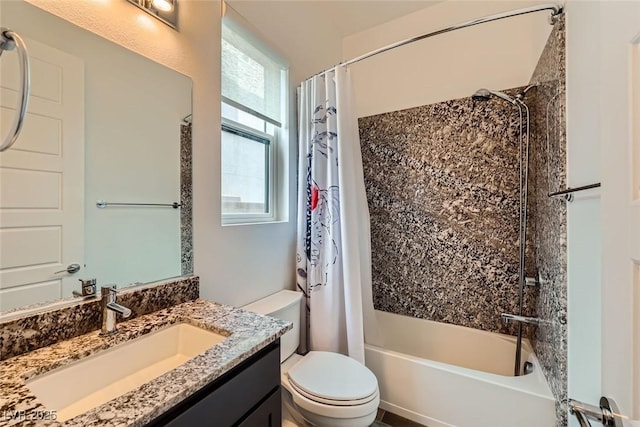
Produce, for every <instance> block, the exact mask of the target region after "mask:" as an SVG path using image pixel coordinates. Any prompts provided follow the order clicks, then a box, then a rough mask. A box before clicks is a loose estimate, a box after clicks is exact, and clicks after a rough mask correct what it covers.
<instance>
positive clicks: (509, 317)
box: [502, 313, 540, 326]
mask: <svg viewBox="0 0 640 427" xmlns="http://www.w3.org/2000/svg"><path fill="white" fill-rule="evenodd" d="M502 320H504V323H509V322H522V323H528V324H530V325H535V326H538V325H540V319H539V318H537V317H526V316H518V315H516V314H507V313H502Z"/></svg>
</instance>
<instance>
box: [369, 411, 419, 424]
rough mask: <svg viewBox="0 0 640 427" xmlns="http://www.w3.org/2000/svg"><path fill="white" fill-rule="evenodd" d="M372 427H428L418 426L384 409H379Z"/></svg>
mask: <svg viewBox="0 0 640 427" xmlns="http://www.w3.org/2000/svg"><path fill="white" fill-rule="evenodd" d="M371 427H427V426H425V425H423V424H418V423H416V422H413V421H411V420H408V419H406V418H402V417H401V416H399V415H396V414H392V413H391V412H387V411H385V410H382V409H378V415H377V416H376V420H375V422H374V423H373V424H372V425H371Z"/></svg>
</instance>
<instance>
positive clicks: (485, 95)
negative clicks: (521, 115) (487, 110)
mask: <svg viewBox="0 0 640 427" xmlns="http://www.w3.org/2000/svg"><path fill="white" fill-rule="evenodd" d="M491 96H497V97H498V98H501V99H503V100H505V101H507V102H509V103H510V104H513V105H516V100H515V99H513V98H511V97H510V96H509V95H507V94H506V93H504V92H500V91H499V90H489V89H478V90H477V91H476V93H474V94H473V95H472V96H471V99H473V100H474V101H488V100H489V99H490V98H491Z"/></svg>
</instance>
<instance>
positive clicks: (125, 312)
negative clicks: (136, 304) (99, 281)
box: [100, 286, 131, 335]
mask: <svg viewBox="0 0 640 427" xmlns="http://www.w3.org/2000/svg"><path fill="white" fill-rule="evenodd" d="M116 293H117V291H116V289H115V286H114V287H111V286H102V287H101V288H100V294H101V295H102V332H100V335H109V334H113V333H115V332H117V329H116V313H120V314H121V315H122V317H124V318H125V319H126V318H127V317H129V316H131V310H130V309H128V308H127V307H125V306H122V305H120V304H118V303H117V302H116Z"/></svg>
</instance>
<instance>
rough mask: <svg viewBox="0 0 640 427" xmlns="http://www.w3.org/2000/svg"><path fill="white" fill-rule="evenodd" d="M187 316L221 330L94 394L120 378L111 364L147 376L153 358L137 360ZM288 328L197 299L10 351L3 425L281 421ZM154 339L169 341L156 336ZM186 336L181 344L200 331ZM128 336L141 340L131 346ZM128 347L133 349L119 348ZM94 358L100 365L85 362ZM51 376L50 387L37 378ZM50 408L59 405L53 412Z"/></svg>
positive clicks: (190, 322) (1, 394) (195, 325)
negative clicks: (105, 328) (169, 360)
mask: <svg viewBox="0 0 640 427" xmlns="http://www.w3.org/2000/svg"><path fill="white" fill-rule="evenodd" d="M134 312H135V308H134ZM183 325H186V326H187V328H192V329H194V330H196V329H197V330H199V331H201V332H202V333H205V334H207V333H208V334H212V335H216V336H218V337H219V339H218V340H217V342H215V343H214V344H213V345H212V346H211V347H209V348H204V349H201V350H199V353H197V355H195V356H194V357H192V358H191V359H189V360H186V361H184V362H183V363H181V364H178V365H176V367H174V368H171V369H170V370H168V371H166V373H164V374H161V375H160V376H157V377H154V378H151V379H150V380H148V381H146V382H143V383H141V384H142V385H140V386H137V387H135V388H134V389H130V390H125V389H123V388H120V389H119V390H120V391H121V392H122V391H124V392H123V393H121V394H119V395H117V396H116V397H115V398H111V399H109V398H108V396H107V397H104V395H103V396H102V397H100V396H101V394H104V393H107V394H108V393H109V392H113V390H111V388H112V386H113V384H115V383H116V382H117V381H116V380H114V379H112V380H109V379H108V377H109V375H110V372H115V371H119V370H122V369H125V370H126V367H127V366H129V365H132V364H135V363H138V364H140V363H142V365H141V367H140V368H139V370H137V371H136V372H134V373H133V374H127V373H125V374H127V375H128V376H127V377H126V378H127V381H129V380H130V379H131V380H133V381H134V380H135V379H136V377H139V376H144V375H145V371H146V370H148V369H151V368H152V367H153V366H155V364H154V363H152V362H149V363H147V364H146V365H145V364H144V362H141V360H142V361H144V360H146V359H145V358H147V357H156V356H154V354H157V353H158V352H163V351H166V348H164V347H171V346H172V345H173V344H171V343H170V340H169V339H168V338H158V337H162V335H161V333H164V332H166V331H168V330H171V329H172V328H173V329H177V327H181V326H183ZM1 327H3V328H7V327H8V326H7V325H6V324H0V330H2V328H1ZM290 328H291V324H290V323H288V322H284V321H281V320H277V319H274V318H271V317H266V316H261V315H258V314H255V313H250V312H247V311H244V310H242V309H237V308H233V307H229V306H225V305H221V304H217V303H214V302H210V301H204V300H200V299H197V300H192V301H187V302H183V303H181V304H178V305H176V306H173V307H168V308H164V309H161V310H158V311H155V312H152V313H149V314H146V315H143V316H139V317H136V318H134V319H132V320H128V321H126V322H120V323H118V332H117V333H115V334H112V335H109V336H101V335H99V332H98V331H93V332H90V333H88V334H84V335H81V336H77V337H74V338H71V339H67V340H64V341H60V342H56V343H54V344H51V345H48V346H46V347H42V348H39V349H36V350H33V351H29V352H25V353H23V354H19V355H16V356H14V357H9V358H6V359H4V360H2V361H0V426H5V425H46V426H54V425H65V426H86V425H94V426H115V425H118V426H119V425H122V426H144V425H154V426H156V425H157V426H160V425H169V426H200V425H216V426H226V425H229V426H230V425H242V426H265V427H266V426H271V425H279V423H280V419H281V418H280V417H281V413H280V411H281V403H280V388H279V387H280V357H279V355H280V336H282V334H284V333H285V332H286V331H287V330H289V329H290ZM4 336H6V335H4ZM186 336H188V334H187V335H186ZM153 339H155V340H156V341H157V340H158V339H160V340H163V339H164V340H165V341H161V342H160V345H158V343H157V342H156V343H155V344H152V343H151V341H152V340H153ZM181 339H182V338H181ZM187 341H188V338H187ZM192 341H193V342H192V343H187V344H186V346H193V345H198V344H197V343H198V342H201V339H200V338H198V339H194V340H192ZM163 344H166V345H163ZM133 345H137V346H138V347H136V348H134V349H133V350H131V348H132V346H133ZM145 346H148V348H145ZM127 349H129V350H128V351H130V352H131V351H133V352H134V353H135V357H128V358H127V356H126V353H122V352H123V350H124V351H127ZM119 353H122V354H125V356H119V357H124V358H125V359H124V360H123V361H122V363H118V362H117V358H115V359H114V356H113V355H114V354H116V355H118V354H119ZM147 353H148V354H149V355H147ZM176 353H180V351H176ZM172 357H173V356H172ZM156 359H157V357H156ZM96 361H97V363H98V365H99V367H100V369H95V366H94V367H90V365H88V364H90V363H94V364H95V363H96ZM164 363H165V361H164V360H163V361H162V362H161V364H164ZM83 364H87V368H86V369H85V371H84V372H86V373H88V374H85V375H82V374H78V373H74V372H71V374H69V371H73V370H78V372H82V369H84V368H83V367H82V366H81V365H83ZM125 374H120V375H125ZM65 375H66V377H65ZM73 375H76V377H75V378H76V379H75V380H73ZM105 376H106V377H107V380H105V379H104V378H105ZM51 378H53V380H52V384H53V386H52V387H50V389H53V391H54V393H53V396H52V397H51V396H48V395H47V394H46V393H44V392H43V391H42V390H43V388H38V387H36V385H35V384H36V383H37V382H38V381H45V380H48V379H51ZM56 378H66V380H65V381H63V380H62V379H58V380H56ZM112 378H116V379H118V376H117V375H116V374H113V375H112ZM120 378H122V377H120ZM56 381H59V383H56ZM105 381H106V382H105ZM109 381H111V383H108V382H109ZM63 382H65V383H63ZM107 383H108V384H107ZM44 390H45V391H46V389H44ZM109 390H111V391H109ZM56 391H57V393H56ZM43 393H44V394H43ZM101 398H102V399H103V400H104V399H107V400H106V401H103V402H101V401H100V399H101ZM43 399H45V400H46V399H62V400H64V399H66V401H64V402H63V403H61V404H60V405H63V406H64V407H53V406H52V405H47V404H46V403H45V402H44V401H43ZM96 399H97V400H96ZM96 402H97V404H96ZM83 405H84V406H83ZM51 409H56V410H57V412H56V413H55V416H52V415H53V414H52V413H51V412H50V410H51ZM47 414H48V415H47ZM34 417H38V418H37V423H35V424H34ZM46 418H49V419H46ZM53 418H57V419H53ZM16 421H19V422H16Z"/></svg>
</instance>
